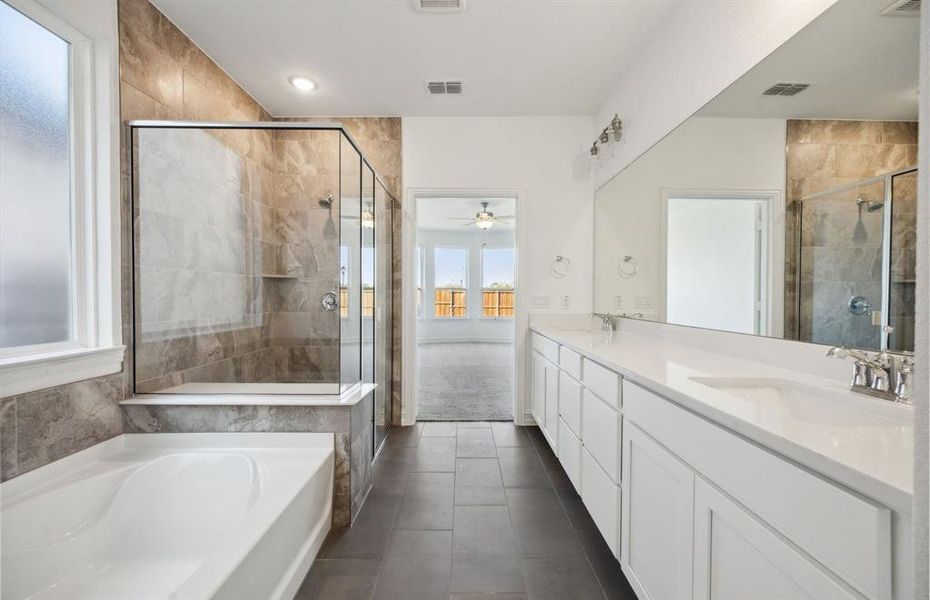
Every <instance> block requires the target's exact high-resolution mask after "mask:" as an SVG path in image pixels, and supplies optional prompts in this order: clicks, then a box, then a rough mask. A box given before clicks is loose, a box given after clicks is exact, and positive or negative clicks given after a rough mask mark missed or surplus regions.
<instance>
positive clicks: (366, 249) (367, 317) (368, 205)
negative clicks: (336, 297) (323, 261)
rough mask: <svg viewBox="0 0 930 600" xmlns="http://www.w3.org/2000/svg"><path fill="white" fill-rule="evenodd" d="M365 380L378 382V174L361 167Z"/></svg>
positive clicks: (367, 167) (363, 369)
mask: <svg viewBox="0 0 930 600" xmlns="http://www.w3.org/2000/svg"><path fill="white" fill-rule="evenodd" d="M361 251H362V257H361V258H362V382H363V383H374V382H375V355H374V352H375V174H374V171H372V170H371V168H370V167H369V166H368V165H367V164H366V165H364V166H363V168H362V250H361Z"/></svg>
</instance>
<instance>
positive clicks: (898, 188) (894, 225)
mask: <svg viewBox="0 0 930 600" xmlns="http://www.w3.org/2000/svg"><path fill="white" fill-rule="evenodd" d="M891 198H892V203H891V207H892V208H891V236H890V244H889V246H890V251H891V257H890V261H889V262H890V267H889V268H890V271H891V277H890V282H889V290H888V324H889V325H890V326H891V327H892V328H893V329H892V330H891V332H890V333H889V335H888V349H889V350H893V351H896V352H913V351H914V316H915V312H914V291H915V284H916V280H917V171H909V172H906V173H901V174H898V175H895V176H893V177H892V178H891Z"/></svg>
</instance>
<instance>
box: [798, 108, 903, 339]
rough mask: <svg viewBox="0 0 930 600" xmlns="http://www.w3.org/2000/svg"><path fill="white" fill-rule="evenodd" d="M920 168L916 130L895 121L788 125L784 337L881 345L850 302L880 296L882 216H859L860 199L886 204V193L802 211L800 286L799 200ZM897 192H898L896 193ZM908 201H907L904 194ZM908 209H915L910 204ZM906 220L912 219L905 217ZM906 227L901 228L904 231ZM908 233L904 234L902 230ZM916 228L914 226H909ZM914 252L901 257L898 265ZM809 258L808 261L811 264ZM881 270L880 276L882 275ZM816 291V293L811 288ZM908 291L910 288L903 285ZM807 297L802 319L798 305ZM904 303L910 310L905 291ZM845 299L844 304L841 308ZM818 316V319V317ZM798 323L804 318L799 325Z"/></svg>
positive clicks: (876, 189) (877, 190)
mask: <svg viewBox="0 0 930 600" xmlns="http://www.w3.org/2000/svg"><path fill="white" fill-rule="evenodd" d="M915 164H917V123H913V122H889V121H885V122H882V121H830V120H789V121H788V123H787V178H788V180H787V197H786V201H787V213H786V219H785V222H786V226H785V235H786V238H785V240H786V247H785V255H786V256H785V262H786V272H785V306H786V310H785V337H786V338H789V339H801V340H806V341H822V342H824V343H830V342H835V341H836V340H838V339H843V340H845V341H846V343H848V344H851V345H854V346H877V333H876V331H875V328H874V327H872V326H871V324H870V322H868V318H867V317H865V318H858V319H856V318H851V317H852V316H851V315H850V314H849V313H848V312H847V311H846V307H845V300H846V299H848V298H849V296H851V295H857V294H858V295H864V296H871V297H876V295H878V296H880V293H878V290H880V289H881V276H880V275H881V212H876V213H868V212H867V211H865V210H863V211H862V227H861V228H858V235H856V236H855V237H854V233H855V232H856V231H857V223H858V221H859V211H858V207H857V206H856V204H855V200H856V197H859V196H862V197H865V196H869V197H868V198H866V199H867V200H878V201H881V199H882V197H881V193H882V190H881V186H880V185H877V186H869V187H866V188H862V189H860V190H857V191H855V192H850V193H848V194H844V195H837V197H836V198H824V199H821V200H818V201H815V204H812V205H811V207H807V208H805V209H804V214H803V217H804V219H803V226H802V227H803V230H802V231H801V232H800V235H801V236H802V237H801V243H802V245H803V246H804V250H803V255H804V257H805V258H804V261H803V263H805V264H802V270H801V279H800V281H798V280H797V276H796V265H797V261H798V257H797V256H796V239H797V238H796V236H797V235H798V234H799V232H797V231H796V211H797V210H798V205H797V204H795V203H796V201H797V200H799V199H800V198H803V197H804V196H807V195H809V194H812V193H815V192H818V191H823V190H826V189H830V188H833V187H836V186H840V185H844V184H849V183H855V182H857V181H861V180H863V179H868V178H869V177H873V176H876V175H881V174H883V173H887V172H890V171H894V170H896V169H901V168H904V167H908V166H913V165H915ZM897 191H899V190H896V192H897ZM900 195H901V196H903V197H906V196H907V194H906V193H903V190H902V193H901V194H900ZM871 196H875V197H874V198H872V197H871ZM906 204H913V202H909V203H906ZM900 218H901V219H906V218H907V215H906V209H905V212H902V213H901V216H900ZM900 224H901V223H899V225H900ZM898 229H899V230H905V229H907V228H906V227H898ZM911 229H913V227H911ZM907 252H908V249H907V247H906V246H904V245H902V246H900V248H899V249H898V250H897V255H898V258H899V264H901V263H902V262H903V261H906V260H907V258H908V256H909V255H908V254H907ZM808 257H810V259H809V260H808ZM876 269H877V271H876ZM814 281H817V282H818V285H817V286H814V285H813V282H814ZM899 288H906V286H899ZM799 293H800V294H801V298H802V302H801V312H800V315H798V314H797V313H796V310H795V305H796V302H797V297H798V294H799ZM901 294H902V295H903V296H904V298H902V301H901V302H899V303H898V306H899V309H900V310H899V312H901V311H906V310H907V301H906V294H907V290H906V289H902V290H901ZM837 298H842V299H843V300H844V302H837V301H836V299H837ZM815 315H816V318H814V316H815ZM798 317H800V319H798ZM901 317H902V318H900V319H899V320H900V321H901V323H900V325H901V329H902V336H901V337H902V338H905V339H902V340H901V343H902V344H905V343H907V339H906V336H907V335H908V334H907V331H908V325H909V323H908V316H907V315H906V314H903V315H901Z"/></svg>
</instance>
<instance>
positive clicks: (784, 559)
mask: <svg viewBox="0 0 930 600" xmlns="http://www.w3.org/2000/svg"><path fill="white" fill-rule="evenodd" d="M693 589H694V599H695V600H724V599H727V600H730V599H732V598H758V599H760V600H761V599H766V598H770V599H772V600H779V599H782V598H814V599H822V600H843V599H846V598H848V599H849V600H853V599H854V598H859V597H860V596H858V595H857V594H855V593H853V592H851V591H849V590H848V589H846V588H845V587H843V586H842V585H840V584H839V583H837V581H836V580H835V579H834V578H832V577H830V576H829V575H828V574H827V573H825V572H824V571H822V570H821V569H820V568H819V567H818V566H817V565H815V564H814V563H813V562H811V561H810V559H808V558H806V557H805V556H803V555H802V554H801V553H800V552H798V551H797V550H796V549H794V548H793V547H792V546H791V545H789V544H788V543H787V542H785V541H784V540H783V539H782V538H781V537H779V536H778V535H777V534H775V533H773V532H772V530H771V529H770V528H768V527H766V526H765V525H764V524H763V523H762V522H760V521H758V520H757V519H756V518H754V517H753V516H752V515H751V514H749V513H748V512H746V511H745V510H743V509H742V508H740V507H739V505H737V504H736V503H735V502H734V501H733V500H731V499H729V498H727V497H726V496H725V495H724V494H722V493H721V492H719V491H717V490H716V489H714V488H713V487H712V486H711V485H709V484H708V483H706V482H705V481H703V480H702V479H700V478H698V479H696V480H695V484H694V584H693ZM682 597H684V596H682Z"/></svg>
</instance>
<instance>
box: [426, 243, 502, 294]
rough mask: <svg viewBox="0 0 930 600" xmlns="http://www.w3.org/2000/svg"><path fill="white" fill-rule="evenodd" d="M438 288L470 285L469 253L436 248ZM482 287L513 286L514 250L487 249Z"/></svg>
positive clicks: (454, 249)
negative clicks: (500, 283)
mask: <svg viewBox="0 0 930 600" xmlns="http://www.w3.org/2000/svg"><path fill="white" fill-rule="evenodd" d="M434 261H435V270H436V287H444V286H458V285H468V251H467V250H465V249H464V248H435V257H434ZM481 279H482V281H481V285H482V287H488V286H490V285H491V284H492V283H494V282H502V283H510V284H511V285H513V283H514V277H513V248H485V249H484V265H483V266H482V277H481Z"/></svg>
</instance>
